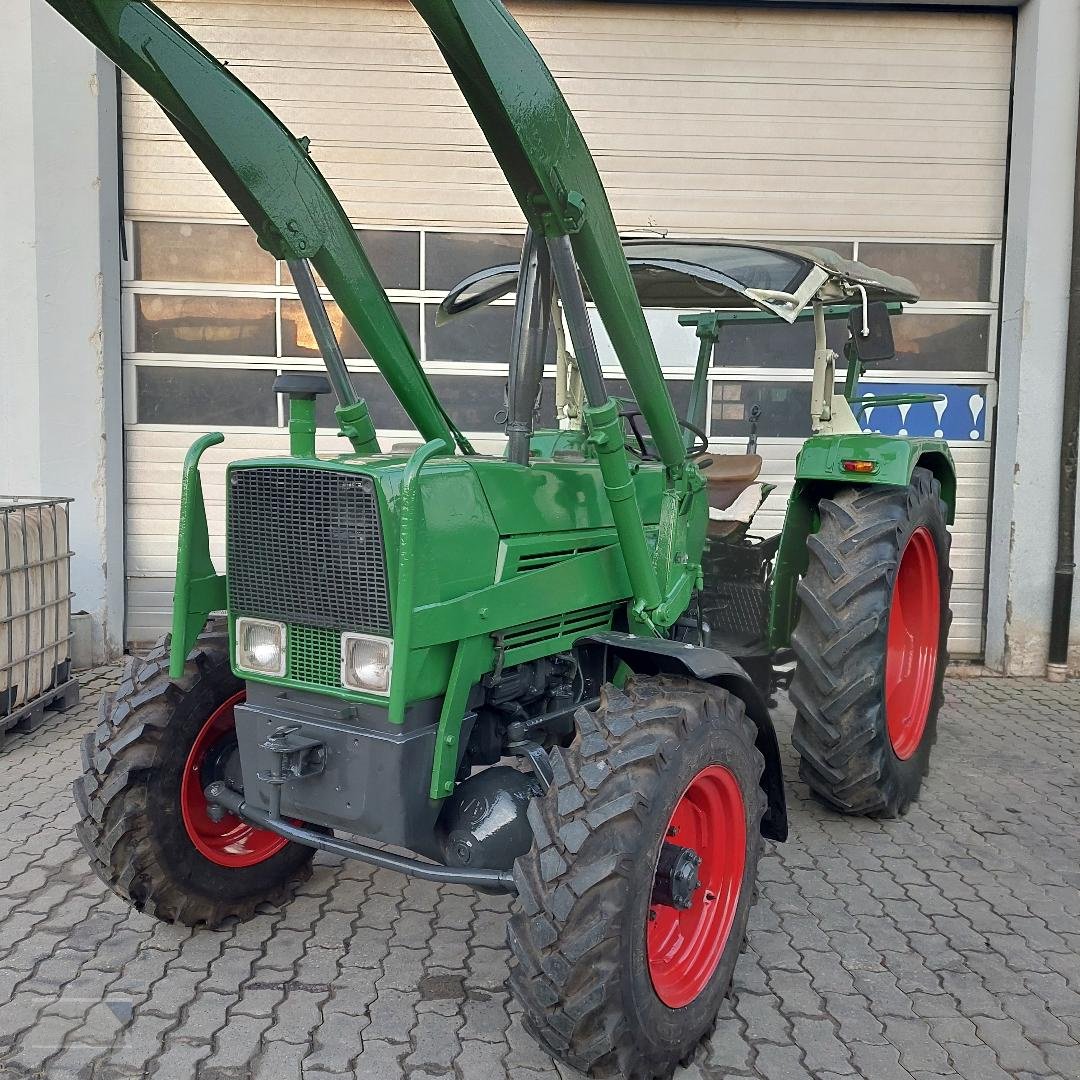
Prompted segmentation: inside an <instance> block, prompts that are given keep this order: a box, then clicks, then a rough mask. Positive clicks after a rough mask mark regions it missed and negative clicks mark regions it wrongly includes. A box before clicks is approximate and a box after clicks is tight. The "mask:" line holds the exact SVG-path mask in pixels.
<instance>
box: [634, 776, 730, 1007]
mask: <svg viewBox="0 0 1080 1080" xmlns="http://www.w3.org/2000/svg"><path fill="white" fill-rule="evenodd" d="M667 838H670V840H671V842H672V843H674V844H679V845H681V846H682V847H687V848H691V849H692V850H693V851H695V852H696V853H697V855H698V856H699V857H700V859H701V863H700V865H699V866H698V880H699V881H700V883H701V885H700V887H699V888H698V889H696V890H695V892H694V895H693V903H692V905H691V906H690V907H689V908H686V909H685V910H680V909H678V908H675V907H668V906H665V905H662V904H652V905H651V906H650V908H649V921H648V923H647V927H648V928H647V930H646V948H647V953H648V959H649V976H650V978H651V979H652V984H653V989H654V990H655V991H656V996H657V997H658V998H659V999H660V1000H661V1001H662V1002H663V1003H664V1004H665V1005H667V1006H668V1007H669V1008H672V1009H679V1008H682V1006H684V1005H689V1004H690V1002H692V1001H693V1000H694V999H695V998H696V997H697V996H698V995H699V994H700V993H701V991H702V990H704V988H705V987H706V985H707V984H708V982H709V980H710V979H711V978H712V976H713V973H714V972H715V971H716V965H717V964H718V963H719V962H720V957H721V956H722V955H723V952H724V946H725V945H726V944H727V940H728V937H729V936H730V935H731V927H732V924H733V923H734V922H735V911H736V909H737V907H738V904H739V893H740V891H741V890H742V879H743V870H744V869H745V866H746V811H745V808H744V806H743V797H742V791H741V790H740V789H739V782H738V780H737V779H736V778H735V774H734V773H732V772H731V770H730V769H727V768H725V767H724V766H723V765H710V766H708V767H707V768H705V769H702V770H701V772H699V773H698V774H697V776H695V777H694V779H693V780H691V781H690V783H689V785H688V786H687V788H686V790H685V791H684V792H683V793H682V797H681V798H680V799H679V801H678V803H676V805H675V812H674V813H673V814H672V815H671V820H670V821H669V822H668V828H667Z"/></svg>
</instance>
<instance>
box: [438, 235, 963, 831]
mask: <svg viewBox="0 0 1080 1080" xmlns="http://www.w3.org/2000/svg"><path fill="white" fill-rule="evenodd" d="M623 250H624V253H625V255H626V261H627V265H628V266H629V268H630V273H631V276H632V278H633V281H634V285H635V288H636V291H637V294H638V298H639V300H640V302H641V303H642V305H643V307H646V308H652V309H678V308H680V307H682V308H691V309H698V308H699V307H700V306H701V305H702V303H703V302H706V301H708V302H710V303H712V304H714V305H716V304H718V305H720V310H714V311H707V312H698V313H688V314H682V315H679V316H678V321H679V323H680V324H681V325H683V326H686V327H692V328H694V330H695V333H696V336H697V339H698V342H699V346H698V355H697V363H696V365H695V368H694V374H693V378H692V380H690V381H689V382H687V381H685V380H684V381H681V382H680V383H679V384H672V385H681V386H684V387H685V386H688V387H689V394H688V395H687V396H686V403H685V411H686V414H687V415H686V420H685V421H682V424H683V427H684V428H685V430H686V431H688V432H690V433H691V436H692V440H693V445H692V446H691V449H690V453H691V456H692V457H694V459H695V460H696V462H697V465H698V469H699V471H700V472H701V474H702V476H704V478H705V481H706V484H707V488H708V501H709V523H708V526H707V537H708V539H707V542H706V545H705V550H704V552H703V554H702V560H701V565H702V587H701V588H700V589H699V590H697V591H696V592H695V594H694V597H693V599H692V601H691V606H690V609H689V610H688V612H687V614H685V615H684V616H683V619H682V620H681V623H680V625H679V626H677V627H676V634H675V636H677V637H678V638H679V639H680V640H683V641H690V642H691V643H693V644H696V645H705V646H709V647H711V648H714V649H720V650H723V651H724V652H725V653H727V654H728V655H729V656H731V657H733V658H734V659H735V660H737V661H738V663H739V664H740V665H741V667H742V668H743V669H744V671H746V672H747V674H748V675H750V676H751V678H753V680H754V682H755V684H756V685H757V686H758V689H759V690H760V691H761V693H762V695H763V696H764V698H765V699H766V701H767V702H768V703H769V704H773V703H774V692H775V691H776V689H778V688H779V687H790V688H791V696H792V698H793V699H794V701H795V704H796V707H797V715H796V726H795V731H794V742H795V747H796V749H797V750H798V751H799V755H800V759H801V760H800V773H801V776H802V778H803V779H804V780H805V781H806V782H807V784H808V785H809V786H810V788H811V790H812V791H813V792H814V794H815V795H817V796H818V797H819V798H821V799H822V800H823V801H824V802H826V803H827V804H828V805H830V806H832V807H834V808H835V809H837V810H840V811H842V812H844V813H863V814H876V815H880V816H890V817H891V816H896V815H897V814H902V813H903V812H904V811H905V810H906V809H907V808H908V806H909V805H910V803H911V801H912V800H913V799H914V798H916V797H917V795H918V792H919V788H920V786H921V783H922V778H923V776H925V775H926V771H927V768H928V765H929V758H930V748H931V746H932V744H933V741H934V723H935V720H936V716H937V711H938V707H939V706H940V702H941V682H942V677H943V674H944V665H943V663H941V662H940V661H941V650H942V649H943V647H944V642H945V641H946V639H947V637H948V629H949V623H950V621H951V613H950V612H949V608H948V596H949V588H950V585H951V580H952V575H951V572H950V569H949V558H948V555H949V542H950V540H949V534H948V532H947V530H946V524H947V523H948V524H951V522H952V512H953V507H954V505H955V494H956V480H955V470H954V467H953V463H952V458H951V455H950V454H949V449H948V446H947V444H945V443H944V442H943V441H942V440H940V439H906V438H905V439H900V438H894V437H891V436H885V437H882V436H880V435H874V434H871V433H870V432H869V431H864V430H863V428H862V427H861V424H860V418H861V415H862V410H863V409H864V408H865V406H866V405H868V404H873V405H874V406H890V405H913V404H921V403H932V402H934V401H941V400H944V398H943V396H942V395H938V394H911V393H909V394H892V395H884V394H876V395H873V396H872V397H871V398H869V399H867V400H866V401H863V400H862V399H860V398H859V396H858V395H859V380H860V378H861V377H862V375H863V374H864V373H865V371H866V368H867V365H869V364H874V363H882V362H889V361H894V360H895V355H896V350H895V346H894V343H893V336H892V323H891V317H892V316H893V315H897V314H899V313H900V312H901V311H902V310H903V304H904V303H914V302H916V301H917V300H918V291H917V290H916V288H915V286H914V285H913V284H912V283H911V282H910V281H907V280H906V279H904V278H898V277H895V276H893V275H890V274H886V273H883V272H882V271H880V270H876V269H874V268H873V267H870V266H865V265H863V264H862V263H856V262H852V261H851V260H849V259H845V258H843V257H841V256H840V255H837V254H836V253H835V252H832V251H827V250H825V249H822V248H792V247H779V246H776V245H763V244H751V243H746V242H742V241H733V240H725V241H719V242H712V241H703V240H677V239H665V240H631V241H627V242H625V243H624V246H623ZM518 272H519V268H518V267H517V266H512V265H501V266H493V267H490V268H489V269H486V270H481V271H479V272H478V273H475V274H472V275H470V276H469V277H467V278H466V279H465V280H463V281H461V282H459V283H458V284H457V285H456V286H454V288H453V289H451V290H450V292H449V293H448V294H447V296H446V298H445V299H444V300H443V302H442V304H441V305H440V307H439V311H438V314H437V322H438V323H440V324H443V323H446V322H448V321H450V320H451V319H454V318H457V317H459V316H462V315H465V314H466V313H468V312H469V311H473V310H475V309H477V308H479V307H481V306H483V305H486V304H489V303H491V302H492V301H494V300H497V299H500V298H501V297H504V296H507V295H511V294H513V293H514V292H515V290H516V288H517V283H518ZM853 300H854V301H855V302H854V303H853V302H852V301H853ZM553 317H554V318H555V320H556V323H557V326H556V329H557V333H556V344H555V392H554V408H555V415H556V419H557V422H558V425H559V427H560V429H562V430H567V431H580V430H581V429H582V427H583V416H584V408H585V405H586V401H585V397H584V393H583V390H582V383H581V378H580V374H579V372H578V370H577V362H576V359H575V357H574V356H573V354H572V353H571V352H570V351H569V349H568V348H567V346H566V332H565V328H564V327H563V326H562V325H560V324H559V323H560V313H559V311H558V309H555V311H554V314H553ZM776 320H781V321H783V322H786V323H795V322H797V321H800V320H812V322H813V327H814V347H813V348H814V351H813V382H812V390H811V396H810V416H809V426H810V429H811V431H812V432H813V438H811V439H810V440H809V441H807V442H806V443H805V444H804V446H803V448H802V452H801V454H800V455H799V459H798V463H797V466H796V474H795V483H794V488H793V491H792V493H791V497H790V499H789V502H788V512H787V516H786V519H785V525H784V529H783V531H782V532H781V533H780V534H778V535H774V536H771V537H755V536H754V535H752V533H751V531H750V530H751V525H752V523H753V519H754V516H755V514H756V513H757V511H758V510H760V509H761V507H762V505H763V504H764V502H765V499H766V498H767V496H768V495H769V493H770V492H771V491H772V490H773V488H772V486H770V485H766V484H760V483H757V480H758V476H759V474H760V472H761V467H762V459H761V457H760V455H759V454H758V453H757V422H758V419H759V417H760V407H758V406H754V408H753V409H751V411H750V414H749V416H748V417H747V419H748V421H749V424H750V438H749V441H748V445H747V450H746V453H745V454H722V455H716V456H706V454H705V450H706V448H707V446H708V436H707V435H706V434H705V432H704V428H705V426H706V399H707V396H708V393H709V383H708V375H709V371H710V369H711V367H712V364H713V358H714V355H715V353H716V346H717V344H718V343H719V342H720V341H721V340H722V335H723V331H724V330H725V328H727V329H728V333H731V331H732V329H738V328H740V327H743V326H745V325H747V324H751V323H763V322H775V321H776ZM836 320H842V321H844V322H845V323H846V324H847V335H846V338H847V341H846V345H845V347H844V352H845V360H846V367H847V370H846V373H845V376H844V381H843V390H842V392H840V393H837V392H836V382H837V378H836V362H837V360H838V359H839V357H838V356H837V355H836V353H835V352H833V351H832V349H831V348H830V345H829V341H828V338H827V332H826V323H827V322H829V321H836ZM537 405H538V406H539V399H537ZM740 408H741V406H740ZM621 413H622V415H623V417H624V419H625V420H626V423H627V428H628V433H629V434H630V435H631V436H632V437H631V439H630V440H629V442H628V446H627V449H628V450H629V452H630V453H631V454H633V455H634V456H636V457H639V458H643V459H647V458H655V457H656V456H657V455H656V449H655V446H654V445H653V443H652V440H651V439H650V437H649V436H648V434H647V433H643V432H642V430H641V427H640V423H641V413H640V410H638V408H637V406H636V402H634V401H633V400H627V401H624V402H622V404H621ZM852 437H854V439H853V438H852ZM689 441H690V440H688V444H689ZM890 523H891V525H890ZM864 594H865V595H864ZM796 657H797V661H798V662H797V664H795V665H794V671H793V670H792V666H793V665H792V661H793V660H794V659H795V658H796ZM882 672H884V682H885V685H884V688H882V685H881V673H882ZM793 676H794V681H792V678H793Z"/></svg>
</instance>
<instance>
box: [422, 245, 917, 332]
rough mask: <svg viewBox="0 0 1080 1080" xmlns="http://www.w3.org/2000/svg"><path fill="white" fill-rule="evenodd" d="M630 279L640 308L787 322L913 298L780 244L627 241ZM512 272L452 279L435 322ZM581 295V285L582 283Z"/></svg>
mask: <svg viewBox="0 0 1080 1080" xmlns="http://www.w3.org/2000/svg"><path fill="white" fill-rule="evenodd" d="M623 250H624V252H625V253H626V261H627V263H628V264H629V266H630V274H631V276H632V278H633V281H634V286H635V288H636V289H637V294H638V298H639V300H640V301H641V304H642V306H643V307H660V308H693V309H700V308H702V307H722V308H758V309H760V310H763V311H768V312H770V313H772V314H773V315H776V316H777V317H778V318H781V319H783V320H785V321H786V322H794V321H795V319H796V318H797V317H798V315H799V312H800V311H802V310H803V308H805V307H806V305H807V304H808V303H810V302H811V301H812V300H813V299H815V298H819V299H821V300H823V301H825V302H826V303H837V302H839V301H843V300H845V299H847V300H850V299H851V298H852V297H853V296H858V295H859V290H860V289H865V290H866V294H867V299H868V300H870V301H874V300H885V301H897V300H899V301H904V302H906V303H909V304H913V303H915V302H916V301H917V300H918V299H919V291H918V289H917V288H916V287H915V286H914V285H913V284H912V283H911V282H910V281H908V280H907V279H906V278H902V277H896V276H894V275H892V274H887V273H885V272H884V271H883V270H876V269H875V268H874V267H872V266H867V265H865V264H864V263H860V262H854V261H853V260H851V259H845V258H843V257H842V256H840V255H838V254H837V253H836V252H835V251H829V250H828V249H826V248H818V247H806V248H802V247H782V246H780V245H773V244H769V245H765V244H747V243H743V242H741V241H727V240H720V241H711V240H627V241H626V242H625V243H624V244H623ZM517 275H518V267H517V265H516V264H514V265H509V264H507V265H502V266H492V267H489V268H488V269H487V270H481V271H479V272H478V273H475V274H472V275H471V276H470V277H467V278H465V280H464V281H461V282H459V283H458V284H457V285H455V286H454V288H453V289H451V290H450V292H449V293H448V294H447V296H446V298H445V299H444V300H443V302H442V303H441V304H440V305H439V310H438V313H437V315H436V323H438V324H441V323H444V322H446V321H447V320H448V319H452V318H453V317H454V316H455V315H460V314H461V313H462V312H465V311H469V310H471V309H473V308H476V307H480V306H482V305H484V304H489V303H491V301H492V300H497V299H498V298H500V297H502V296H508V295H510V294H512V293H513V292H514V291H515V289H516V288H517ZM585 288H586V292H588V283H587V282H586V283H585Z"/></svg>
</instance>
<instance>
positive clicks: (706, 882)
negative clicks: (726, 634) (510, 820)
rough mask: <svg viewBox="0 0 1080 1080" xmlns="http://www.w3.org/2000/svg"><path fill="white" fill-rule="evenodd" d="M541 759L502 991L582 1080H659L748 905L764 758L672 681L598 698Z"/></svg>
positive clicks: (708, 1016) (687, 1043) (702, 1019)
mask: <svg viewBox="0 0 1080 1080" xmlns="http://www.w3.org/2000/svg"><path fill="white" fill-rule="evenodd" d="M576 719H577V733H576V735H575V738H574V741H573V743H572V744H571V745H570V746H569V747H568V748H567V749H565V750H564V749H556V750H554V751H553V753H552V766H553V770H554V782H553V783H552V785H551V787H550V788H549V789H548V791H547V792H546V793H545V794H544V795H542V796H540V797H539V798H537V799H535V800H533V802H532V804H531V806H530V807H529V821H530V823H531V825H532V828H533V837H534V839H533V845H532V848H531V849H530V851H529V852H528V853H527V854H526V855H524V856H522V857H521V858H519V859H518V860H517V862H516V863H515V866H514V879H515V881H516V883H517V886H518V895H517V898H516V901H515V904H516V908H515V911H514V914H513V915H512V917H511V919H510V926H509V931H508V936H509V941H510V948H511V953H512V960H511V970H510V987H511V989H512V990H513V992H514V995H515V996H516V997H517V999H518V1001H519V1002H520V1003H521V1006H522V1009H523V1011H524V1022H525V1026H526V1028H527V1029H528V1030H529V1031H530V1032H531V1033H532V1034H533V1035H534V1036H535V1037H536V1038H537V1039H538V1040H539V1041H540V1042H541V1043H542V1044H543V1045H544V1046H545V1047H547V1049H548V1050H549V1051H550V1052H551V1053H552V1054H553V1055H555V1056H556V1057H558V1058H561V1059H562V1060H564V1061H566V1062H568V1063H569V1064H570V1065H572V1066H574V1067H575V1068H577V1069H580V1070H581V1071H583V1072H585V1073H588V1074H589V1075H591V1076H597V1077H605V1076H617V1075H618V1076H625V1077H628V1078H630V1080H642V1078H650V1080H651V1078H653V1077H656V1076H667V1075H669V1074H670V1073H671V1072H672V1071H673V1070H674V1068H675V1067H676V1066H677V1065H678V1064H679V1063H680V1061H685V1060H687V1059H688V1058H689V1057H690V1056H691V1055H692V1054H693V1053H694V1051H695V1049H696V1048H697V1046H698V1044H699V1043H700V1042H701V1040H702V1039H703V1038H706V1037H707V1036H708V1035H709V1033H710V1032H711V1031H712V1029H713V1026H714V1024H715V1021H716V1014H717V1012H718V1010H719V1008H720V1005H721V1002H722V1001H723V998H724V996H725V995H726V994H727V992H728V990H729V988H730V985H731V976H732V972H733V971H734V968H735V961H736V960H737V959H738V956H739V952H740V950H741V948H742V945H743V941H744V938H745V933H746V919H747V915H748V914H749V911H750V906H751V904H752V902H753V896H754V887H755V881H756V877H757V863H758V857H759V855H760V853H761V843H762V841H761V831H760V825H761V816H762V814H763V812H764V809H765V797H764V794H763V792H762V790H761V787H760V786H759V783H760V778H761V773H762V769H763V766H764V762H763V759H762V757H761V755H760V754H759V753H758V751H757V749H756V748H755V746H754V740H755V734H756V732H755V728H754V725H753V724H752V723H751V721H750V720H749V719H748V718H747V716H746V713H745V710H744V708H743V704H742V702H741V701H739V700H738V699H737V698H735V697H733V696H731V695H729V694H728V693H727V692H726V691H724V690H721V689H718V688H716V687H713V686H710V685H709V684H707V683H701V682H696V681H694V680H690V679H677V678H667V677H658V678H639V677H634V678H632V679H630V680H629V682H628V683H627V685H626V686H625V688H624V689H622V690H619V689H616V688H615V687H613V686H606V687H605V688H604V691H603V694H602V695H601V700H600V704H599V707H598V708H597V709H596V710H595V711H589V710H587V709H579V710H578V713H577V718H576Z"/></svg>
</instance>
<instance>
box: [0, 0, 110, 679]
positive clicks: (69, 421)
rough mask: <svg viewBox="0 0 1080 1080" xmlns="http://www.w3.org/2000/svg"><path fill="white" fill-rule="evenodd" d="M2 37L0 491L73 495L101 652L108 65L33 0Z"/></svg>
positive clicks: (105, 569)
mask: <svg viewBox="0 0 1080 1080" xmlns="http://www.w3.org/2000/svg"><path fill="white" fill-rule="evenodd" d="M0 40H3V41H4V44H5V61H4V63H3V64H2V65H0V102H3V106H2V107H0V144H2V145H3V146H5V147H6V148H7V155H6V160H5V163H4V168H3V169H2V170H0V207H2V208H3V215H4V228H3V232H2V234H0V236H2V239H0V266H2V267H3V275H2V278H0V326H2V327H3V335H2V336H0V425H2V430H3V435H4V448H3V451H2V453H0V492H2V493H4V494H16V495H67V496H71V497H73V498H74V499H75V502H74V504H73V506H72V513H71V542H72V547H73V548H74V549H75V558H74V559H73V561H72V587H73V589H74V591H75V599H74V600H73V610H75V611H78V610H85V611H87V612H89V613H90V614H91V616H92V617H93V620H94V630H95V633H94V640H95V652H96V656H97V658H99V659H100V658H102V657H104V656H107V655H115V654H117V653H118V652H119V651H121V649H122V644H123V577H124V575H123V557H124V548H123V458H122V439H123V423H122V413H121V375H120V271H119V224H118V221H119V218H118V206H117V162H116V92H115V74H114V68H113V67H112V65H111V64H110V63H109V62H108V61H106V60H104V59H103V58H102V57H100V56H99V55H98V53H97V52H96V50H95V49H94V48H93V47H92V46H90V45H89V44H88V43H87V42H86V41H85V40H84V39H83V38H82V37H80V36H79V35H78V34H77V33H76V32H75V31H74V30H72V29H71V28H70V27H69V26H68V25H67V24H66V23H65V22H64V21H63V20H62V19H61V18H60V17H59V16H58V15H56V14H55V12H53V11H52V9H51V8H48V7H47V6H46V5H45V4H44V3H42V2H41V0H5V2H4V3H3V4H2V5H0Z"/></svg>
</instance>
